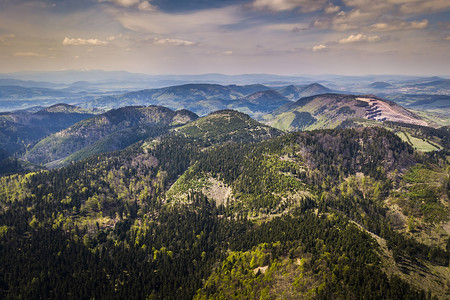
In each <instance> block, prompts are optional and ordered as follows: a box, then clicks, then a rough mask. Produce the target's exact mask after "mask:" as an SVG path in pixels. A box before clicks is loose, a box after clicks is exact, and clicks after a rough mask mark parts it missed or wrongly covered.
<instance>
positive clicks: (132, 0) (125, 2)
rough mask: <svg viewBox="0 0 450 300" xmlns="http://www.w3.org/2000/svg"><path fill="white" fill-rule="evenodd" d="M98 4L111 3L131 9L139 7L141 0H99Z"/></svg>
mask: <svg viewBox="0 0 450 300" xmlns="http://www.w3.org/2000/svg"><path fill="white" fill-rule="evenodd" d="M98 2H111V3H114V4H115V5H118V6H122V7H131V6H134V5H138V4H139V2H140V0H99V1H98Z"/></svg>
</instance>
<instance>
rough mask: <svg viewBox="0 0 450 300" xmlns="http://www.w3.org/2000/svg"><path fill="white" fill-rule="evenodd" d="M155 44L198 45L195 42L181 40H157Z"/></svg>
mask: <svg viewBox="0 0 450 300" xmlns="http://www.w3.org/2000/svg"><path fill="white" fill-rule="evenodd" d="M153 43H154V44H155V45H170V46H194V45H196V44H197V43H195V42H191V41H186V40H180V39H169V38H166V39H158V38H155V39H154V41H153Z"/></svg>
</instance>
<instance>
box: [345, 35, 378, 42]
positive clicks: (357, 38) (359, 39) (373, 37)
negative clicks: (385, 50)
mask: <svg viewBox="0 0 450 300" xmlns="http://www.w3.org/2000/svg"><path fill="white" fill-rule="evenodd" d="M380 40H381V38H380V37H379V36H378V35H371V36H368V35H365V34H361V33H360V34H352V35H349V36H348V37H346V38H344V39H341V40H340V41H339V44H349V43H357V42H367V43H374V42H379V41H380Z"/></svg>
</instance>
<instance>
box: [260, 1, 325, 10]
mask: <svg viewBox="0 0 450 300" xmlns="http://www.w3.org/2000/svg"><path fill="white" fill-rule="evenodd" d="M326 3H327V0H254V1H253V2H252V6H253V7H254V8H256V9H268V10H271V11H287V10H293V9H296V8H300V11H301V12H304V13H307V12H313V11H318V10H320V9H322V8H323V7H324V6H325V4H326Z"/></svg>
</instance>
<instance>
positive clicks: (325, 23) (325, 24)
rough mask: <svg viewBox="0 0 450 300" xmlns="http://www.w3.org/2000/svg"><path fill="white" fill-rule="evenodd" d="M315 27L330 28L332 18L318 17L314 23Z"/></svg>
mask: <svg viewBox="0 0 450 300" xmlns="http://www.w3.org/2000/svg"><path fill="white" fill-rule="evenodd" d="M313 25H314V27H317V28H321V29H325V28H330V26H331V20H330V19H326V18H321V19H317V20H315V21H314V23H313Z"/></svg>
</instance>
